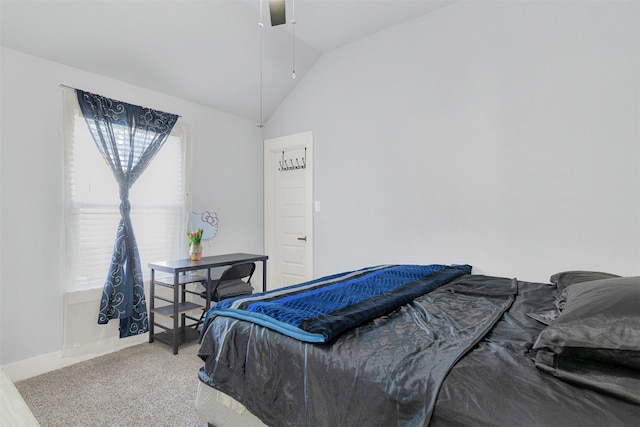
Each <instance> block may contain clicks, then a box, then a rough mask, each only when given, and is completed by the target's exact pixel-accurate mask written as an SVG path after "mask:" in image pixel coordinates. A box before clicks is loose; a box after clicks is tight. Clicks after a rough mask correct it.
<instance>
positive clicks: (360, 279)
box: [202, 264, 471, 343]
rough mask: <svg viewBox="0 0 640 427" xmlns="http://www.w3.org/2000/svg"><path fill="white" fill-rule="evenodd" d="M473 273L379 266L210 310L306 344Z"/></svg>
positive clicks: (465, 267)
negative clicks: (260, 326)
mask: <svg viewBox="0 0 640 427" xmlns="http://www.w3.org/2000/svg"><path fill="white" fill-rule="evenodd" d="M470 273H471V266H469V265H455V266H446V265H438V264H433V265H407V264H404V265H383V266H376V267H368V268H364V269H362V270H356V271H351V272H346V273H340V274H335V275H332V276H326V277H322V278H320V279H316V280H312V281H310V282H305V283H301V284H298V285H293V286H289V287H286V288H282V289H276V290H273V291H269V292H263V293H259V294H253V295H250V296H245V297H238V298H231V299H227V300H223V301H220V302H219V303H218V304H216V305H215V306H213V307H212V308H211V309H210V310H209V311H208V312H207V316H206V318H205V321H204V325H205V326H204V327H203V328H202V331H203V332H204V331H205V329H206V325H208V323H209V321H210V319H213V317H215V316H228V317H233V318H236V319H241V320H246V321H249V322H253V323H256V324H259V325H262V326H265V327H267V328H270V329H273V330H276V331H278V332H281V333H283V334H285V335H288V336H290V337H292V338H296V339H298V340H301V341H305V342H313V343H324V342H329V341H331V340H333V339H334V338H336V337H337V336H339V335H340V334H342V333H344V332H345V331H347V330H350V329H352V328H355V327H356V326H358V325H361V324H363V323H364V322H367V321H369V320H372V319H375V318H376V317H379V316H382V315H385V314H388V313H390V312H392V311H393V310H395V309H396V308H398V307H400V306H401V305H404V304H406V303H408V302H410V301H412V300H414V299H415V298H417V297H419V296H421V295H424V294H425V293H427V292H430V291H432V290H434V289H436V288H438V287H440V286H442V285H445V284H447V283H449V282H450V281H452V280H454V279H456V278H458V277H460V276H463V275H465V274H470Z"/></svg>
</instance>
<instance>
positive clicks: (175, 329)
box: [173, 273, 180, 354]
mask: <svg viewBox="0 0 640 427" xmlns="http://www.w3.org/2000/svg"><path fill="white" fill-rule="evenodd" d="M179 274H180V273H176V274H174V276H173V354H178V335H179V332H180V331H178V321H179V319H178V304H180V300H179V295H180V284H179V279H180V278H179Z"/></svg>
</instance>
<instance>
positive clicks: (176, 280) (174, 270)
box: [149, 253, 269, 354]
mask: <svg viewBox="0 0 640 427" xmlns="http://www.w3.org/2000/svg"><path fill="white" fill-rule="evenodd" d="M268 258H269V257H268V256H266V255H256V254H245V253H237V254H226V255H216V256H209V257H204V258H202V259H201V260H200V261H191V260H190V259H188V258H187V259H179V260H174V261H161V262H150V263H149V268H150V269H151V281H150V295H149V342H153V341H154V339H157V340H158V341H161V342H164V343H165V344H169V345H172V346H173V354H178V346H179V345H180V344H182V343H185V342H189V341H193V340H195V339H197V338H198V335H199V332H198V331H197V329H196V328H189V327H186V325H185V322H186V313H187V312H190V311H193V310H206V309H208V308H209V304H210V302H211V298H210V295H209V293H208V291H209V289H210V288H211V287H210V286H209V284H211V269H212V268H215V267H225V266H229V265H233V264H240V263H243V262H258V261H260V262H262V290H263V291H266V290H267V259H268ZM197 270H206V272H207V273H206V277H203V276H192V275H187V274H185V273H188V272H193V271H197ZM156 271H161V272H164V273H170V274H172V275H173V281H171V280H168V281H166V280H158V279H156ZM194 282H205V284H206V285H205V286H206V288H207V298H206V305H205V306H203V305H199V304H194V303H192V302H187V301H186V293H187V292H188V291H186V290H185V286H186V285H187V284H188V283H194ZM156 285H161V286H165V287H169V288H173V300H169V299H167V298H164V297H160V296H156V293H155V286H156ZM191 293H194V292H191ZM156 299H161V300H164V301H167V302H169V303H170V304H169V305H166V306H163V307H156V306H155V300H156ZM155 314H160V315H163V316H169V317H173V329H169V328H166V327H165V326H163V325H161V324H156V323H155ZM180 320H181V321H180ZM154 326H158V327H160V328H162V329H165V332H163V333H160V334H155V333H154Z"/></svg>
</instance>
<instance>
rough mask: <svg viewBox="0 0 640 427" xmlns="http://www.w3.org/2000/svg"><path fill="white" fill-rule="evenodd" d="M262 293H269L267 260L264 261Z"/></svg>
mask: <svg viewBox="0 0 640 427" xmlns="http://www.w3.org/2000/svg"><path fill="white" fill-rule="evenodd" d="M262 292H267V260H266V259H265V260H264V261H262Z"/></svg>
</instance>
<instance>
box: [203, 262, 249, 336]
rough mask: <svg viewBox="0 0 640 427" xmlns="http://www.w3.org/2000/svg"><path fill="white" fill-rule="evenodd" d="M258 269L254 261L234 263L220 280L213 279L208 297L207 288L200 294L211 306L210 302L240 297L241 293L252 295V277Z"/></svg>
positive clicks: (223, 273) (207, 305)
mask: <svg viewBox="0 0 640 427" xmlns="http://www.w3.org/2000/svg"><path fill="white" fill-rule="evenodd" d="M254 271H256V264H255V263H253V262H245V263H242V264H234V265H232V266H231V267H229V268H227V269H226V270H225V271H223V272H222V275H221V276H220V278H219V279H218V280H212V281H211V291H210V293H209V296H210V297H211V299H210V300H208V299H207V289H206V286H205V290H204V291H202V292H201V293H200V296H201V297H202V298H203V299H204V300H205V301H206V302H207V304H206V307H207V308H208V307H209V306H210V303H211V302H212V301H213V302H218V301H222V300H223V299H227V298H232V297H238V296H241V295H251V294H252V293H253V287H252V286H251V277H253V272H254ZM206 311H207V310H206V309H205V310H203V312H202V315H201V316H200V320H199V322H198V323H197V324H196V327H198V326H199V325H200V324H201V323H202V319H203V318H204V315H205V313H206Z"/></svg>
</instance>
